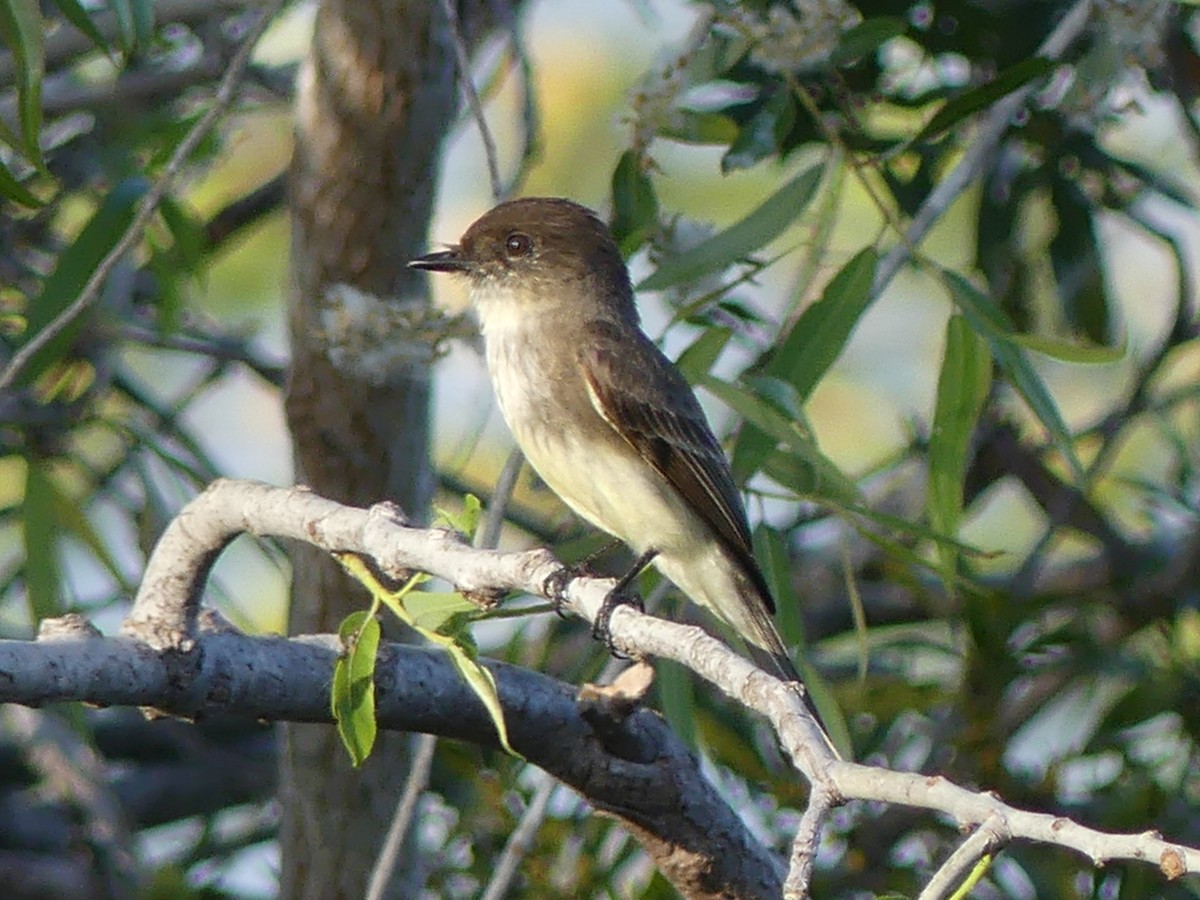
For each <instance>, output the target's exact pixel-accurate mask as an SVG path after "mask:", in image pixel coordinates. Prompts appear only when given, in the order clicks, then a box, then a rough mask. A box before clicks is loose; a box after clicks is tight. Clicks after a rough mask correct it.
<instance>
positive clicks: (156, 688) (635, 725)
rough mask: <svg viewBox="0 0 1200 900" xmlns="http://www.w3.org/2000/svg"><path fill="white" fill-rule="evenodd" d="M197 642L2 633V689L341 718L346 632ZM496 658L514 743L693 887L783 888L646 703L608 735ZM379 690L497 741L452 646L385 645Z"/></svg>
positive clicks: (174, 710)
mask: <svg viewBox="0 0 1200 900" xmlns="http://www.w3.org/2000/svg"><path fill="white" fill-rule="evenodd" d="M468 551H469V548H468ZM469 552H470V551H469ZM192 647H193V652H191V653H186V654H183V653H179V652H176V651H166V652H161V653H160V652H156V651H154V650H152V649H151V648H149V647H147V646H146V645H145V644H143V643H141V642H139V641H137V640H135V639H134V638H131V637H128V636H118V637H107V638H106V637H98V636H95V635H93V634H89V633H87V632H86V631H82V630H79V629H66V630H65V632H64V633H61V634H58V635H49V636H43V637H41V638H39V639H38V640H37V641H0V702H13V703H24V704H26V705H42V704H45V703H52V702H57V701H61V700H68V699H71V700H83V701H85V702H89V703H96V704H101V705H105V706H111V705H121V706H141V707H154V708H156V709H159V710H161V711H163V712H165V713H170V714H172V715H177V716H184V717H187V718H192V719H195V718H202V717H206V716H210V715H214V714H218V713H220V714H227V715H237V716H242V717H247V718H251V719H269V720H274V721H279V720H286V721H292V722H323V723H328V722H330V721H331V718H330V709H329V683H330V677H331V673H332V671H333V664H334V661H335V660H336V659H337V657H338V654H339V653H340V652H341V645H340V642H339V640H338V638H337V636H336V635H316V636H312V635H310V636H304V637H298V638H292V639H285V638H280V637H251V636H247V635H241V634H237V633H235V632H232V631H230V630H228V629H217V630H212V629H211V627H210V626H208V625H203V626H201V627H200V628H199V629H198V631H197V633H196V634H195V635H194V636H193V644H192ZM486 665H487V667H488V668H489V669H490V670H491V672H492V674H493V675H494V677H495V679H496V685H497V689H498V692H499V696H500V702H501V705H502V707H503V709H504V712H505V720H506V723H507V725H508V732H509V739H510V741H511V743H512V746H513V747H514V748H515V749H516V750H517V751H518V752H519V753H521V754H522V755H523V756H524V757H525V758H526V759H528V760H529V761H530V762H532V763H534V764H536V765H538V766H540V767H542V768H543V769H545V770H546V771H547V772H549V773H550V774H551V775H553V776H554V777H555V778H557V779H558V780H559V781H561V782H563V783H564V784H567V785H569V786H571V787H573V788H575V789H576V790H577V791H579V792H580V793H581V794H583V796H584V797H585V798H586V799H587V800H588V802H589V803H591V804H592V805H593V806H595V807H596V808H598V809H600V810H603V811H605V812H607V813H609V814H611V815H613V816H614V817H616V818H618V819H619V820H621V821H622V822H623V824H625V825H626V827H628V828H629V829H630V830H631V831H633V832H634V833H635V834H639V835H643V836H647V839H653V841H656V842H657V843H656V846H655V848H653V849H652V850H651V852H652V855H654V856H655V858H656V860H657V862H658V864H659V866H660V868H663V869H664V873H665V874H667V875H668V877H670V878H671V879H672V880H673V881H674V882H675V884H676V885H677V886H679V887H680V889H681V890H683V891H684V892H685V894H686V895H687V896H691V897H717V896H721V895H722V892H726V893H732V894H734V895H736V896H746V897H764V898H765V897H778V896H779V890H780V884H781V881H782V866H781V864H780V863H779V860H778V859H777V858H776V857H775V856H774V855H772V854H771V853H769V852H768V851H767V850H765V849H764V848H763V847H762V846H761V845H760V844H759V843H757V842H756V841H755V840H754V839H753V837H751V835H750V834H749V832H748V831H747V830H746V829H745V827H744V826H743V825H742V823H741V821H740V820H739V819H738V817H737V815H736V814H735V813H734V812H733V810H731V809H730V808H729V806H728V805H727V804H726V803H725V801H724V800H723V799H722V798H721V797H720V796H719V794H718V793H717V791H716V790H715V789H714V788H713V787H712V786H711V785H709V784H708V783H707V782H706V781H705V779H704V777H703V776H702V774H701V773H700V770H699V765H698V763H697V760H696V759H695V758H694V757H693V756H692V755H691V753H690V752H689V751H688V750H687V748H686V747H684V746H683V744H682V743H681V742H680V741H679V740H678V738H676V737H675V736H674V735H673V734H672V733H671V731H670V729H669V728H668V727H667V726H666V724H665V723H664V722H663V721H662V719H661V718H660V717H659V716H657V715H656V714H655V713H653V712H651V711H649V710H645V709H638V710H634V711H632V712H631V714H630V715H629V716H628V717H627V718H626V719H625V720H624V722H623V723H622V725H621V728H620V729H619V733H617V734H613V735H611V736H610V735H608V734H604V735H600V734H598V732H597V731H596V730H595V729H593V727H592V725H591V724H590V723H589V722H588V721H587V719H585V718H584V716H583V715H582V713H581V710H580V706H579V704H578V703H577V701H576V698H575V689H574V688H573V687H571V686H569V685H565V684H562V683H560V682H557V681H554V680H553V679H551V678H548V677H546V676H544V675H540V674H538V673H535V672H530V671H528V670H524V669H521V668H518V667H516V666H510V665H506V664H503V663H499V662H494V661H488V662H487V663H486ZM376 690H377V693H376V710H377V714H378V719H379V725H380V727H381V728H386V729H390V730H395V731H409V732H425V733H429V734H437V735H440V736H443V737H448V738H452V739H456V740H465V741H470V742H471V743H475V744H479V745H481V746H485V747H492V748H497V747H498V743H497V739H496V733H495V729H494V726H493V724H492V721H491V719H490V717H489V716H488V714H487V711H486V710H485V709H484V707H483V705H482V704H481V703H480V701H479V699H478V698H477V697H476V696H475V694H474V693H473V692H472V691H471V690H470V688H469V687H468V686H467V685H466V683H465V682H464V681H463V679H462V678H461V677H460V676H459V675H458V672H457V670H456V669H455V668H454V666H453V664H452V662H451V661H450V659H449V657H448V656H446V655H445V654H443V653H441V652H438V651H435V650H429V649H423V648H415V647H410V646H407V645H401V644H385V645H384V647H383V648H382V649H381V651H380V658H379V663H378V667H377V670H376ZM644 842H645V841H644ZM747 885H757V887H756V888H755V889H754V890H750V889H749V888H747Z"/></svg>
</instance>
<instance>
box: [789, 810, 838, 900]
mask: <svg viewBox="0 0 1200 900" xmlns="http://www.w3.org/2000/svg"><path fill="white" fill-rule="evenodd" d="M837 802H838V798H837V797H836V796H835V795H834V794H833V793H832V792H830V791H828V790H825V789H824V788H814V789H813V792H812V794H811V795H810V796H809V798H808V808H807V809H805V810H804V815H803V816H801V817H800V827H799V828H797V829H796V836H795V837H794V838H793V839H792V853H791V858H790V859H789V860H788V876H787V881H785V882H784V884H783V896H784V898H785V900H799V898H802V897H807V896H808V889H809V883H810V882H811V881H812V873H813V866H814V865H815V864H816V861H817V846H818V844H820V842H821V826H822V825H823V824H824V822H825V816H826V814H828V812H829V810H830V809H832V808H833V807H834V806H836V805H837Z"/></svg>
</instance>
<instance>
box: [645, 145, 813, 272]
mask: <svg viewBox="0 0 1200 900" xmlns="http://www.w3.org/2000/svg"><path fill="white" fill-rule="evenodd" d="M821 171H822V168H821V166H810V167H809V168H807V169H805V170H804V171H803V172H801V173H800V174H799V175H797V176H796V177H795V178H793V179H792V180H791V181H789V182H788V183H787V184H785V185H784V186H783V187H782V188H780V189H779V190H778V191H776V192H775V193H774V194H773V195H772V196H771V197H769V198H768V199H767V200H766V201H765V202H764V203H763V204H762V205H761V206H759V207H758V208H757V209H755V210H754V211H753V212H752V213H750V215H748V216H746V218H744V219H742V220H741V221H740V222H736V223H735V224H733V225H731V226H729V227H728V228H726V229H725V230H724V231H722V232H720V233H719V234H715V235H713V236H712V237H710V238H709V239H708V240H705V241H702V242H701V243H699V244H697V245H696V246H695V247H693V248H691V249H690V250H685V251H684V252H683V253H681V254H679V255H678V256H675V257H672V258H671V259H668V260H665V261H664V262H663V264H662V265H661V266H659V267H658V270H657V271H655V272H654V273H653V274H651V275H650V276H649V277H648V278H646V279H645V280H644V281H642V282H641V284H639V285H638V290H643V291H661V290H663V289H665V288H669V287H672V286H673V285H676V284H682V283H684V282H687V281H695V280H696V279H697V278H700V277H702V276H704V275H707V274H709V273H710V272H719V271H721V270H723V269H725V268H727V267H729V266H731V265H733V264H734V263H735V262H737V261H738V260H740V259H745V258H746V257H747V256H749V255H750V254H751V253H753V252H754V251H755V250H758V249H759V248H760V247H762V246H764V245H765V244H768V243H770V242H771V241H773V240H774V239H775V238H777V237H779V235H781V234H783V232H784V230H785V229H786V228H787V227H788V226H789V225H791V224H792V223H793V222H794V221H796V219H797V218H798V217H799V216H800V214H801V213H802V212H804V210H805V208H806V207H807V206H808V204H809V202H810V201H811V200H812V198H813V197H814V196H815V195H816V192H817V188H818V186H819V185H820V183H821Z"/></svg>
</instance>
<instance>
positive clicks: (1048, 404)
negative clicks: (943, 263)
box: [943, 270, 1084, 483]
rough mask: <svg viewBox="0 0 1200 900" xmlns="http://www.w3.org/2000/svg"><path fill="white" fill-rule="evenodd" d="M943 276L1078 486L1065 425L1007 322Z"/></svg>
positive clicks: (957, 280)
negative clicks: (1036, 418)
mask: <svg viewBox="0 0 1200 900" xmlns="http://www.w3.org/2000/svg"><path fill="white" fill-rule="evenodd" d="M943 273H944V276H945V279H946V284H947V285H948V286H949V287H950V294H951V296H952V297H953V299H954V302H955V304H956V305H957V306H958V308H959V309H960V310H961V311H962V314H963V316H964V317H965V318H966V319H967V321H968V322H969V323H970V325H971V328H972V329H973V330H974V331H975V332H976V333H977V334H980V335H982V336H983V337H984V338H986V339H987V342H988V344H989V345H990V346H991V348H992V357H993V358H994V359H995V360H996V364H997V365H998V366H999V367H1000V369H1001V371H1003V372H1004V374H1005V375H1006V376H1008V379H1009V381H1011V382H1012V385H1013V387H1014V388H1016V390H1017V393H1019V394H1020V395H1021V396H1022V397H1023V398H1024V400H1025V402H1026V403H1027V404H1029V408H1030V409H1031V410H1033V414H1034V415H1035V416H1037V417H1038V420H1039V421H1040V422H1041V423H1042V425H1043V427H1044V428H1045V429H1046V431H1047V433H1048V434H1049V435H1050V440H1051V441H1053V442H1054V446H1055V447H1056V448H1057V449H1058V451H1059V452H1060V453H1061V454H1062V456H1063V458H1064V459H1065V460H1066V461H1067V464H1068V465H1069V466H1070V467H1071V472H1072V473H1073V475H1074V476H1075V480H1076V482H1077V483H1082V482H1083V480H1084V475H1083V465H1082V464H1081V463H1080V462H1079V457H1078V456H1077V455H1076V453H1075V446H1074V444H1073V443H1072V442H1071V434H1070V432H1069V431H1068V430H1067V425H1066V422H1064V421H1063V418H1062V414H1061V413H1060V412H1059V411H1058V405H1057V404H1056V403H1055V402H1054V398H1053V397H1052V396H1050V392H1049V391H1048V390H1047V389H1046V385H1045V384H1043V383H1042V379H1041V377H1040V376H1039V375H1038V373H1037V372H1036V371H1035V370H1034V368H1033V366H1032V365H1031V364H1030V362H1029V359H1028V358H1027V357H1026V356H1025V352H1024V349H1023V348H1022V347H1021V346H1020V345H1019V344H1018V343H1017V342H1016V341H1015V340H1014V337H1013V333H1012V328H1011V327H1010V326H1009V323H1008V320H1007V319H1006V318H1005V316H1004V314H1003V313H1002V312H1001V311H1000V310H999V309H997V308H996V306H995V304H993V303H992V301H991V300H990V299H989V298H988V297H986V296H985V295H983V294H982V293H980V291H979V290H978V289H977V288H976V287H975V286H974V285H973V284H971V282H969V281H967V279H966V278H964V277H963V276H962V275H960V274H958V273H957V272H952V271H949V270H943Z"/></svg>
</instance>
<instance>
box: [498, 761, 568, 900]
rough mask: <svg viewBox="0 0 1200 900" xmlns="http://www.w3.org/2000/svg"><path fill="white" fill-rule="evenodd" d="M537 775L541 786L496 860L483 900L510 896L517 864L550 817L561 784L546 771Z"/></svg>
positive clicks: (538, 785) (538, 784)
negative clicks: (552, 798) (543, 822)
mask: <svg viewBox="0 0 1200 900" xmlns="http://www.w3.org/2000/svg"><path fill="white" fill-rule="evenodd" d="M535 774H536V776H537V789H536V790H535V791H534V794H533V799H531V800H530V801H529V806H527V807H525V812H524V813H522V815H521V821H520V822H518V823H517V827H516V828H514V829H513V833H512V834H510V835H509V837H508V840H507V841H506V842H505V844H504V852H503V853H501V854H500V859H499V860H497V861H496V866H495V868H494V869H493V870H492V877H491V880H490V881H488V884H487V889H486V890H484V892H483V896H482V898H481V900H504V898H505V897H506V896H508V889H509V887H510V886H511V885H512V880H513V877H514V876H515V875H516V874H517V866H519V865H520V864H521V859H522V858H523V857H524V856H525V854H526V853H528V852H529V847H530V845H531V844H532V843H533V838H534V835H536V834H537V832H538V829H539V828H541V827H542V821H543V820H544V819H545V818H546V810H547V809H548V808H549V806H550V796H551V795H552V794H553V793H554V789H555V788H556V787H558V784H557V783H556V782H555V781H554V779H552V778H550V777H549V776H547V775H546V773H545V772H535Z"/></svg>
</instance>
